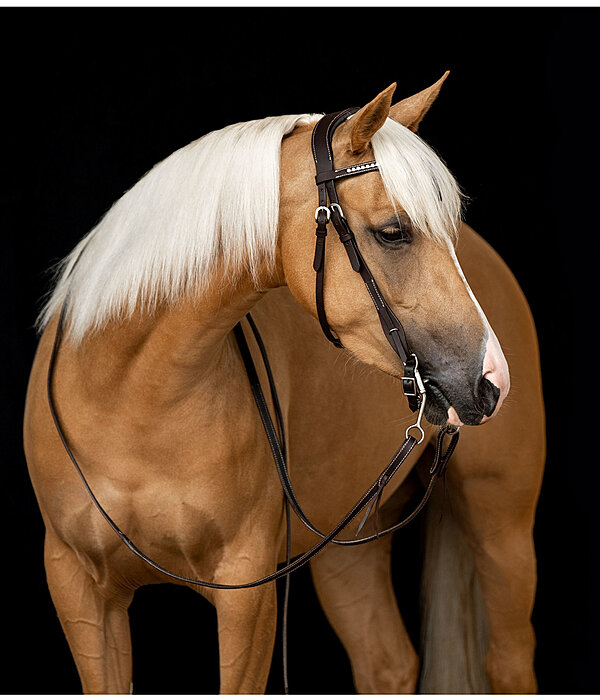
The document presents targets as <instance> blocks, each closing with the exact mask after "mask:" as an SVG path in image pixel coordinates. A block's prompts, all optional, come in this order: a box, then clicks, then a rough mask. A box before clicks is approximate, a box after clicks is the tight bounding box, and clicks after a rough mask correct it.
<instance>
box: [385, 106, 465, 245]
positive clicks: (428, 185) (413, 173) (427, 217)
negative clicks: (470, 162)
mask: <svg viewBox="0 0 600 700" xmlns="http://www.w3.org/2000/svg"><path fill="white" fill-rule="evenodd" d="M371 145H372V147H373V153H374V155H375V159H376V160H377V163H378V165H379V171H380V174H381V178H382V180H383V185H384V187H385V190H386V193H387V196H388V197H389V199H390V201H391V202H392V203H393V204H394V206H397V205H399V206H400V207H402V209H403V210H404V211H405V212H406V214H407V215H408V216H409V218H410V219H411V221H412V223H413V224H414V225H415V227H416V228H417V229H418V230H420V231H421V233H422V234H423V235H425V236H427V237H429V238H432V239H433V240H435V241H437V242H438V243H441V244H451V245H452V244H454V243H455V241H456V238H457V236H458V230H459V225H460V221H461V218H462V208H463V199H464V196H463V194H462V192H461V190H460V187H459V185H458V183H457V182H456V180H455V178H454V176H453V175H452V173H451V172H450V170H449V169H448V168H447V166H446V164H445V163H444V162H443V161H442V159H441V158H440V157H439V156H438V155H437V154H436V153H435V151H434V150H433V149H432V148H431V147H430V146H429V145H428V144H427V143H425V141H423V140H422V139H421V138H420V137H419V136H418V135H417V134H415V133H414V132H412V131H411V130H410V129H407V128H406V127H405V126H403V125H402V124H399V123H398V122H396V121H394V120H392V119H387V120H386V122H385V123H384V125H383V126H382V127H381V129H379V131H377V133H375V135H374V136H373V138H372V142H371Z"/></svg>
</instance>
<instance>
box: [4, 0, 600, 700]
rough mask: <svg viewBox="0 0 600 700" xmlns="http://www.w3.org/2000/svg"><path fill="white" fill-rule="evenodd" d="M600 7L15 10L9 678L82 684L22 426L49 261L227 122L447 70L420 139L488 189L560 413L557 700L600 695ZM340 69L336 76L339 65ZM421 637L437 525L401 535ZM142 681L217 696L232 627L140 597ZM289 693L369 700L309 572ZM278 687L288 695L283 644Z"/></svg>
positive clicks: (485, 197) (10, 77)
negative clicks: (430, 537) (47, 574)
mask: <svg viewBox="0 0 600 700" xmlns="http://www.w3.org/2000/svg"><path fill="white" fill-rule="evenodd" d="M599 19H600V15H599V14H598V10H596V9H595V8H588V9H582V8H575V9H569V10H567V9H564V8H489V9H485V8H458V7H457V8H435V7H431V8H424V7H420V8H404V7H398V8H374V7H371V8H367V7H353V8H349V7H343V6H338V7H336V8H320V9H316V8H246V9H240V8H221V9H215V8H187V9H181V8H179V9H173V10H166V9H163V8H140V9H124V8H122V9H64V8H51V9H34V8H30V9H10V8H5V9H3V10H2V12H1V14H0V20H1V22H0V25H1V27H2V28H1V29H0V33H1V41H0V52H1V65H2V67H3V68H2V75H3V77H2V81H1V83H0V90H1V94H2V104H3V107H2V126H3V129H2V134H3V139H2V141H3V144H2V151H1V153H0V157H1V159H2V165H3V167H2V180H3V182H2V188H1V190H0V197H1V207H0V212H1V217H2V224H1V235H2V244H3V246H2V247H3V255H2V274H1V276H0V279H1V281H2V284H3V285H4V290H3V300H4V303H3V304H2V316H3V318H2V329H3V342H2V350H3V353H4V356H3V363H2V373H3V380H4V387H3V392H2V395H3V398H2V402H1V403H0V410H1V411H2V422H1V425H2V427H3V430H4V431H5V434H4V435H3V437H2V442H1V443H0V445H1V448H2V453H3V464H2V468H1V469H0V478H1V485H2V518H3V522H2V530H1V531H0V537H1V540H0V543H1V547H2V571H3V573H2V586H3V598H2V600H3V606H2V608H3V612H2V623H3V625H2V627H3V637H4V640H5V642H7V645H6V646H5V648H4V651H3V674H2V679H3V688H2V690H3V692H7V693H77V692H79V683H78V679H77V675H76V672H75V668H74V664H73V663H72V661H71V658H70V655H69V652H68V648H67V645H66V642H65V641H64V638H63V635H62V632H61V630H60V626H59V624H58V620H57V618H56V615H55V613H54V610H53V608H52V605H51V602H50V598H49V594H48V591H47V588H46V584H45V578H44V571H43V564H42V550H43V527H42V522H41V518H40V516H39V513H38V510H37V505H36V503H35V499H34V496H33V492H32V489H31V486H30V484H29V481H28V477H27V471H26V465H25V461H24V457H23V454H22V440H21V430H22V428H21V424H22V412H23V403H24V394H25V389H26V382H27V377H28V373H29V368H30V365H31V361H32V358H33V353H34V351H35V346H36V337H35V332H34V330H33V322H34V319H35V316H36V313H37V311H38V309H39V301H40V298H41V296H42V294H43V293H44V292H45V291H46V290H47V289H48V284H49V277H48V274H47V273H46V270H47V269H48V267H49V266H50V264H51V263H53V262H56V261H57V260H58V259H59V258H61V257H62V256H64V255H65V254H66V253H67V252H68V251H69V250H70V249H71V248H72V246H73V245H74V244H75V242H76V241H77V240H78V239H79V238H80V237H81V236H82V235H83V234H84V233H85V232H86V231H87V230H89V229H90V228H91V227H92V225H93V224H94V223H95V222H96V221H97V220H98V219H99V217H100V216H101V215H102V214H103V213H104V212H105V211H106V210H107V209H108V207H109V206H110V205H111V204H112V202H113V201H114V200H115V199H117V198H118V197H119V196H120V195H121V194H122V193H123V191H125V190H126V189H128V188H129V187H130V186H131V185H132V184H133V183H134V182H135V181H136V180H137V179H139V177H140V176H141V175H142V174H143V173H144V172H146V170H148V169H149V168H150V167H151V166H152V165H153V164H154V163H156V162H157V161H159V160H161V159H162V158H164V157H166V156H167V155H169V154H170V153H171V152H172V151H174V150H175V149H176V148H179V147H180V146H183V145H184V144H186V143H188V142H189V141H191V140H193V139H195V138H197V137H199V136H200V135H202V134H203V133H205V132H207V131H210V130H212V129H216V128H221V127H222V126H225V125H227V124H230V123H232V122H237V121H244V120H248V119H254V118H260V117H264V116H268V115H277V114H289V113H301V112H328V111H334V110H338V109H342V108H344V107H347V106H349V105H355V104H357V105H358V104H364V103H365V102H366V101H368V100H370V99H371V98H372V97H374V96H375V94H377V93H378V92H379V91H380V90H382V89H383V88H385V87H386V86H387V85H389V84H390V83H391V82H393V81H397V82H398V90H397V93H396V95H397V97H398V98H400V97H404V96H408V95H410V94H413V93H414V92H417V91H419V90H421V89H423V88H425V87H427V86H428V85H430V84H431V83H432V82H434V81H435V80H437V79H438V78H439V77H440V76H441V75H442V73H443V72H444V71H445V70H446V69H450V70H451V76H450V78H449V79H448V81H447V82H446V84H445V86H444V89H443V91H442V94H441V96H440V98H439V100H438V102H437V103H436V105H435V107H434V108H433V109H432V111H431V113H430V114H429V115H428V117H427V119H426V120H425V122H424V123H423V125H422V128H421V135H422V136H423V137H424V138H425V139H426V140H427V141H428V142H429V143H430V144H431V145H432V146H433V147H434V148H435V149H436V150H437V151H438V152H439V153H440V154H441V155H442V156H443V158H444V160H445V161H446V162H447V163H448V164H449V166H450V168H451V170H452V171H453V172H454V173H455V175H456V177H457V179H458V181H459V182H460V183H461V185H462V186H463V188H464V190H465V191H466V193H467V194H468V195H469V196H470V204H469V207H468V210H467V216H466V219H467V221H468V222H469V223H470V224H471V225H472V226H473V227H474V228H475V229H476V230H478V231H479V232H480V233H481V234H482V235H483V236H484V237H485V238H486V239H487V240H488V241H490V242H491V243H492V244H493V245H494V246H495V247H496V248H497V250H498V251H499V252H500V253H501V255H502V256H503V257H504V258H505V260H506V261H507V262H508V264H509V265H510V267H511V268H512V270H513V271H514V273H515V275H516V277H517V279H518V280H519V282H520V283H521V285H522V287H523V289H524V291H525V293H526V295H527V297H528V299H529V302H530V304H531V307H532V310H533V313H534V316H535V319H536V323H537V327H538V332H539V338H540V345H541V354H542V363H543V371H544V381H545V395H546V403H547V411H548V449H549V456H548V461H547V471H546V477H545V481H544V485H543V490H542V496H541V500H540V505H539V510H538V517H537V522H536V532H535V534H536V543H537V552H538V562H539V578H540V580H539V587H538V596H537V602H536V607H535V612H534V624H535V627H536V631H537V637H538V653H537V661H536V665H537V672H538V678H539V685H540V691H541V692H544V693H567V692H569V693H594V692H597V691H598V681H597V674H596V673H594V671H596V669H595V668H593V667H592V660H593V659H594V658H596V657H597V654H598V643H597V640H596V637H595V635H594V634H593V631H594V629H595V628H596V627H597V616H596V612H597V611H596V609H595V606H596V605H597V604H596V598H597V596H594V595H593V591H594V590H595V586H596V579H595V578H594V573H595V572H594V564H595V561H594V560H595V554H596V538H597V529H596V524H595V520H596V519H595V515H596V512H595V511H596V510H597V505H596V504H597V498H598V495H597V493H598V492H597V486H598V478H597V475H596V470H597V468H598V460H597V457H596V456H595V454H594V449H593V440H594V437H595V435H594V433H595V430H596V429H597V428H596V414H597V408H596V401H597V390H595V387H596V386H597V376H595V375H596V373H597V371H598V359H597V355H598V353H597V349H596V348H595V340H594V331H595V327H596V326H597V312H596V310H595V301H596V299H595V286H596V285H595V282H596V277H597V274H598V273H597V271H596V260H597V254H596V249H595V245H594V244H595V239H596V236H597V229H598V227H597V225H596V212H595V209H596V205H597V200H598V194H597V185H598V177H597V171H598V167H597V163H598V155H599V154H598V139H597V134H596V129H597V121H598V120H597V113H596V109H595V104H596V102H595V100H596V95H595V93H596V91H597V80H598V78H597V75H598V60H597V41H598V40H597V30H598V20H599ZM326 66H327V70H325V67H326ZM394 548H395V562H396V568H395V582H396V587H397V590H398V595H399V600H400V606H401V609H402V611H403V614H404V616H405V619H406V622H407V625H408V627H409V630H410V632H411V634H412V635H413V636H414V638H415V641H416V639H417V638H418V616H417V613H416V607H417V601H418V567H419V535H418V528H414V527H413V528H412V529H410V530H409V531H407V532H404V533H402V534H401V535H398V536H397V537H396V539H395V541H394ZM131 618H132V629H133V648H134V685H135V690H136V692H139V693H143V692H146V693H167V692H168V693H184V692H185V693H214V692H217V691H218V654H217V639H216V618H215V615H214V612H213V609H212V608H211V606H210V605H209V604H208V603H206V601H204V599H203V598H201V597H200V596H198V595H196V594H194V593H193V592H191V591H189V590H187V589H184V588H180V587H176V586H170V585H168V586H157V587H152V588H148V589H142V590H141V591H139V592H138V593H137V594H136V598H135V601H134V603H133V605H132V608H131ZM290 635H291V639H290V680H291V689H292V691H293V692H294V693H316V692H321V693H346V692H352V690H353V688H352V682H351V675H350V669H349V664H348V662H347V660H346V658H345V656H344V653H343V650H342V648H341V645H340V643H339V642H338V640H337V638H336V637H335V635H334V634H333V632H332V631H331V630H330V628H329V627H328V625H327V623H326V621H325V620H324V618H323V615H322V613H321V612H320V609H319V606H318V604H317V602H316V598H315V596H314V593H313V591H312V586H311V583H310V575H309V573H308V571H304V570H301V571H300V572H299V573H297V574H296V575H295V576H294V578H293V580H292V597H291V612H290ZM268 690H269V692H281V690H282V684H281V672H280V652H279V647H276V650H275V655H274V665H273V670H272V673H271V677H270V681H269V686H268Z"/></svg>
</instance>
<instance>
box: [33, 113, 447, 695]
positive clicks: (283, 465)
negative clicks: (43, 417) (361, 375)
mask: <svg viewBox="0 0 600 700" xmlns="http://www.w3.org/2000/svg"><path fill="white" fill-rule="evenodd" d="M356 111H357V109H356V108H352V109H347V110H343V111H342V112H336V113H332V114H328V115H325V116H324V117H323V118H322V119H321V120H320V121H319V122H318V123H317V124H316V126H315V128H314V130H313V135H312V149H313V156H314V160H315V166H316V184H317V189H318V196H319V204H318V207H317V209H316V211H315V220H316V224H317V230H316V246H315V256H314V263H313V267H314V269H315V272H316V304H317V315H318V318H319V322H320V324H321V328H322V329H323V332H324V334H325V336H326V337H327V339H328V340H330V341H331V342H332V343H333V344H334V345H336V346H337V347H343V346H342V343H341V341H340V340H339V338H337V337H336V336H335V335H334V334H333V333H332V331H331V329H330V328H329V324H328V322H327V317H326V314H325V307H324V294H323V286H324V264H325V240H326V236H327V225H328V223H329V222H330V221H331V222H332V223H333V225H334V227H335V229H336V231H337V233H338V236H339V239H340V241H341V242H342V244H343V245H344V248H345V250H346V252H347V254H348V258H349V260H350V264H351V266H352V269H353V270H354V271H355V272H357V273H359V274H360V275H361V277H362V279H363V281H364V283H365V286H366V287H367V289H368V291H369V294H370V296H371V299H372V301H373V304H374V306H375V309H376V311H377V314H378V316H379V320H380V323H381V327H382V330H383V332H384V334H385V336H386V338H387V340H388V342H389V343H390V345H391V347H392V348H393V350H394V352H395V353H396V354H397V355H398V357H399V358H400V360H401V361H402V364H403V366H404V377H403V378H402V390H403V393H404V394H405V396H406V397H407V400H408V402H409V406H410V408H411V410H412V411H418V418H417V421H416V423H414V424H413V425H411V426H410V427H409V428H408V429H407V430H406V436H405V440H404V442H403V443H402V445H401V446H400V447H399V448H398V450H397V451H396V453H395V454H394V455H393V456H392V458H391V460H390V461H389V463H388V464H387V466H386V467H385V469H384V470H383V471H382V472H381V474H380V475H379V476H378V478H377V479H376V480H375V481H374V482H373V483H372V484H371V486H370V487H369V488H368V489H367V491H366V492H365V493H364V495H363V496H361V497H360V498H359V499H358V500H357V501H356V503H355V504H354V506H353V507H352V508H351V509H350V510H349V511H348V512H347V513H346V514H345V515H344V516H343V517H342V518H341V519H340V521H339V522H338V523H337V525H335V526H334V527H333V528H332V529H331V530H330V531H329V532H327V533H324V532H322V531H321V530H320V529H319V528H317V527H316V526H315V525H314V524H313V523H312V522H311V521H310V519H309V518H308V516H307V515H306V514H305V513H304V511H303V509H302V507H301V506H300V504H299V502H298V499H297V498H296V495H295V493H294V489H293V486H292V482H291V479H290V475H289V471H288V465H287V455H286V445H285V431H284V421H283V416H282V412H281V407H280V404H279V399H278V397H277V391H276V388H275V382H274V379H273V374H272V371H271V367H270V364H269V360H268V357H267V353H266V349H265V347H264V343H263V342H262V338H261V336H260V334H259V332H258V329H257V327H256V325H255V323H254V321H253V319H252V317H251V316H250V314H247V321H248V323H249V325H250V328H251V330H252V333H253V335H254V337H255V340H256V343H257V345H258V348H259V350H260V354H261V357H262V362H263V364H264V367H265V370H266V373H267V377H268V380H269V387H270V394H271V398H272V402H273V406H274V409H275V414H276V421H277V424H278V429H279V430H277V429H276V428H275V424H274V422H273V419H272V417H271V414H270V412H269V409H268V406H267V403H266V400H265V396H264V393H263V390H262V386H261V384H260V381H259V378H258V373H257V371H256V367H255V364H254V361H253V359H252V354H251V352H250V349H249V347H248V343H247V341H246V337H245V335H244V331H243V329H242V326H241V323H238V324H237V325H236V326H235V328H234V329H233V332H234V336H235V339H236V342H237V345H238V348H239V352H240V356H241V359H242V361H243V363H244V367H245V370H246V374H247V376H248V380H249V383H250V388H251V391H252V394H253V397H254V400H255V403H256V406H257V408H258V412H259V415H260V418H261V421H262V423H263V426H264V430H265V433H266V436H267V439H268V441H269V445H270V448H271V452H272V455H273V460H274V462H275V467H276V469H277V474H278V476H279V480H280V482H281V486H282V489H283V494H284V506H285V513H286V522H287V542H286V564H285V565H284V566H282V567H280V568H279V569H278V570H276V571H273V572H272V573H270V574H268V575H266V576H263V577H262V578H258V579H256V580H254V581H248V582H244V583H217V582H214V581H204V580H201V579H197V578H192V577H188V576H183V575H181V574H178V573H175V572H173V571H170V570H169V569H167V568H165V567H164V566H162V565H161V564H159V563H158V562H156V561H154V560H153V559H151V558H150V557H149V556H148V555H147V554H145V553H144V552H143V551H142V550H141V549H140V548H139V547H138V546H137V545H136V544H135V543H134V542H133V541H132V540H131V539H130V538H129V537H128V536H127V535H126V534H125V533H124V532H123V531H122V530H121V529H120V527H119V526H118V525H117V524H116V523H115V521H114V520H113V519H112V518H111V516H110V515H109V514H108V512H107V511H106V510H105V509H104V507H103V506H102V504H101V503H100V502H99V500H98V499H97V497H96V496H95V494H94V492H93V491H92V489H91V487H90V485H89V483H88V481H87V479H86V477H85V474H84V472H83V470H82V468H81V466H80V465H79V463H78V461H77V459H76V458H75V455H74V454H73V451H72V450H71V448H70V446H69V443H68V441H67V438H66V436H65V433H64V431H63V428H62V425H61V422H60V419H59V417H58V413H57V409H56V405H55V402H54V398H53V391H52V385H53V377H54V372H55V366H56V360H57V356H58V351H59V347H60V342H61V339H62V334H63V329H64V326H65V316H66V306H65V305H64V306H63V309H62V311H61V314H60V318H59V321H58V325H57V329H56V335H55V338H54V345H53V348H52V353H51V356H50V361H49V364H48V375H47V394H48V405H49V408H50V413H51V415H52V418H53V421H54V424H55V426H56V430H57V432H58V435H59V437H60V439H61V441H62V444H63V446H64V449H65V451H66V453H67V455H68V457H69V459H70V460H71V462H72V464H73V466H74V467H75V470H76V471H77V473H78V474H79V477H80V479H81V481H82V483H83V486H84V488H85V490H86V492H87V494H88V496H89V497H90V499H91V500H92V502H93V504H94V506H95V507H96V509H97V510H98V512H99V513H100V514H101V515H102V517H103V518H104V520H105V521H106V522H107V523H108V525H109V526H110V527H111V528H112V530H113V531H114V532H115V534H116V535H117V536H118V537H119V539H120V540H121V542H122V543H123V544H124V545H125V546H126V547H127V548H128V549H129V550H130V551H131V552H132V553H133V554H135V555H136V556H137V557H139V558H140V559H142V560H143V561H144V562H146V564H148V565H149V566H151V567H152V568H154V569H155V570H157V571H158V572H160V573H162V574H164V575H166V576H168V577H169V578H172V579H174V580H176V581H180V582H182V583H186V584H189V585H194V586H200V587H205V588H217V589H241V588H253V587H256V586H261V585H264V584H266V583H269V582H272V581H275V580H277V579H280V578H283V577H289V574H291V573H292V572H293V571H296V570H297V569H299V568H300V567H301V566H304V565H305V564H306V563H308V562H309V561H310V560H311V559H312V558H313V557H314V556H315V555H316V554H318V552H320V551H321V550H322V549H323V548H324V547H325V546H326V545H327V544H329V543H330V542H333V543H335V544H338V545H343V546H352V545H360V544H365V543H367V542H371V541H373V540H375V539H377V538H378V537H381V536H384V535H388V534H391V533H393V532H396V531H397V530H399V529H400V528H402V527H404V526H405V525H407V524H408V523H409V522H411V521H412V520H413V519H414V518H415V517H416V516H417V514H418V513H419V512H420V511H421V510H422V509H423V508H424V506H425V504H426V503H427V501H428V499H429V496H430V495H431V492H432V491H433V488H434V486H435V482H436V481H437V480H438V479H439V478H440V477H441V476H442V475H443V473H444V471H445V469H446V466H447V464H448V460H449V459H450V457H451V456H452V453H453V452H454V449H455V448H456V445H457V443H458V438H459V433H458V430H457V429H456V430H455V429H453V428H452V427H450V426H443V427H441V428H440V430H439V432H438V435H437V440H436V446H435V454H434V458H433V462H432V465H431V467H430V480H429V483H428V485H427V487H426V489H425V492H424V495H423V497H422V499H421V501H420V502H419V503H418V504H417V506H416V507H415V508H414V510H413V511H412V512H410V514H409V515H407V516H406V517H404V518H403V519H402V520H401V521H400V522H398V523H396V524H395V525H392V526H390V527H387V528H385V529H383V530H381V531H379V530H377V531H376V532H375V533H374V534H371V535H366V536H362V537H358V534H359V533H360V530H361V529H362V527H363V525H364V524H365V522H366V520H367V518H368V517H369V515H370V513H371V511H372V509H373V506H375V514H377V511H378V506H379V503H380V501H381V496H382V492H383V489H384V488H385V486H386V485H387V484H388V483H389V481H390V480H391V478H392V477H393V476H394V474H396V472H397V471H398V469H399V468H400V467H401V466H402V464H403V463H404V462H405V461H406V459H407V458H408V456H409V455H410V454H411V452H412V451H413V449H414V448H415V447H416V446H417V445H418V444H420V443H421V442H422V441H423V439H424V437H425V433H424V431H423V428H422V427H421V419H422V416H423V409H424V406H425V399H426V388H425V385H424V383H423V381H422V379H421V376H420V374H419V370H418V360H417V357H416V355H415V354H414V353H413V352H411V351H410V349H409V346H408V342H407V339H406V334H405V332H404V329H403V328H402V324H401V323H400V321H399V320H398V318H397V317H396V315H395V314H394V313H393V311H392V310H391V308H390V307H389V305H388V304H387V303H386V301H385V299H384V297H383V295H382V293H381V291H380V290H379V287H378V286H377V284H376V282H375V280H374V279H373V275H372V274H371V272H370V270H369V268H368V266H367V264H366V262H365V260H364V258H363V257H362V255H361V253H360V250H359V249H358V245H357V243H356V238H355V236H354V233H353V232H352V230H351V229H350V226H349V225H348V222H347V220H346V219H345V217H344V215H343V212H342V208H341V206H340V203H339V200H338V196H337V192H336V188H335V182H336V181H337V180H339V179H341V178H344V177H353V176H356V175H360V174H364V173H369V172H375V171H376V170H378V166H377V163H376V162H375V161H370V162H368V163H361V164H359V165H354V166H351V167H348V168H342V169H339V170H336V169H335V168H334V165H333V156H332V148H331V139H332V136H333V132H334V131H335V129H336V127H337V126H339V125H340V124H341V123H342V122H343V121H345V120H346V119H347V118H348V117H350V116H351V115H352V114H354V113H355V112H356ZM415 430H416V431H418V437H415V435H413V434H411V431H412V432H414V431H415ZM447 435H448V436H450V441H449V444H448V446H447V447H446V448H445V449H444V438H445V436H447ZM290 509H291V510H293V511H294V513H295V514H296V516H297V517H298V518H299V520H300V521H301V522H302V523H303V524H304V525H305V526H306V527H307V528H308V529H309V530H310V531H311V532H313V533H314V534H316V535H317V536H318V537H319V541H318V542H317V543H316V544H315V545H314V546H313V547H312V548H311V549H309V550H308V551H306V552H304V553H303V554H301V555H300V556H298V557H297V558H295V559H294V560H293V561H292V560H291V541H290ZM365 509H366V512H365V513H364V515H363V518H362V521H361V523H360V525H359V527H358V530H357V532H356V536H355V537H354V538H353V539H338V537H337V536H338V535H339V534H340V532H342V530H344V529H345V528H346V527H347V526H348V525H349V524H350V523H351V522H352V521H353V520H354V519H355V518H356V517H357V516H358V515H359V514H360V513H361V511H363V510H365ZM375 522H376V523H377V517H376V518H375ZM286 583H287V585H289V578H287V582H286ZM287 592H288V588H287V586H286V604H285V607H286V608H287ZM284 619H285V612H284ZM284 624H285V623H284ZM284 639H285V634H284ZM284 659H285V652H284ZM285 665H286V662H285V660H284V676H285V677H286V678H285V685H286V692H287V671H286V669H285Z"/></svg>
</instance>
